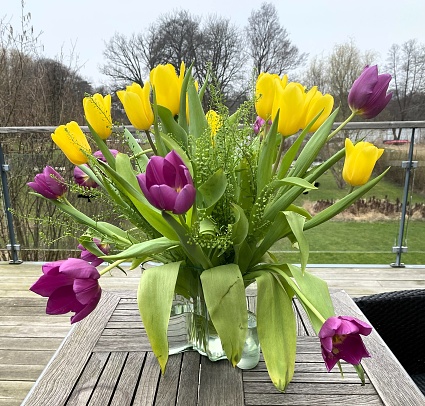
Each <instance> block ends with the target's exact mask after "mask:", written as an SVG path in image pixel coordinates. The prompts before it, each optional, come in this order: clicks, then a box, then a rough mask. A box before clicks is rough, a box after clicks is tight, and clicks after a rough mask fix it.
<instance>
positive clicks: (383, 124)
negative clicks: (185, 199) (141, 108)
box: [0, 121, 425, 267]
mask: <svg viewBox="0 0 425 406" xmlns="http://www.w3.org/2000/svg"><path fill="white" fill-rule="evenodd" d="M339 124H340V123H334V125H333V128H334V129H335V128H337V127H338V125H339ZM56 128H57V127H51V126H38V127H0V171H1V181H2V191H3V200H4V210H5V214H6V218H7V226H8V233H9V241H10V243H9V244H7V250H8V251H9V253H10V258H11V259H10V261H9V263H10V264H20V263H22V261H21V260H20V259H19V251H20V245H19V244H18V243H17V242H16V238H15V232H14V226H13V217H12V213H11V210H10V209H11V205H10V197H9V188H8V176H7V174H8V172H9V171H10V168H9V165H8V164H7V162H6V161H5V157H4V153H3V148H2V139H1V134H14V133H52V132H54V131H55V129H56ZM81 128H82V130H83V131H85V132H89V128H88V127H87V126H81ZM127 128H128V130H129V131H132V132H135V131H136V130H135V129H134V127H132V126H127ZM419 128H425V121H380V122H351V123H348V124H347V125H346V126H345V127H344V130H394V129H410V130H411V133H410V137H409V140H408V141H409V143H410V146H409V153H408V160H407V161H402V168H404V169H405V182H404V189H403V196H402V212H401V218H400V226H399V232H398V238H397V245H396V246H394V247H392V252H393V253H394V254H396V260H395V262H394V263H391V264H390V265H391V266H392V267H403V266H404V264H403V263H402V262H401V255H402V253H405V252H407V247H406V246H404V245H403V241H404V232H405V224H406V216H407V206H408V195H409V187H410V182H411V177H412V176H411V175H412V171H413V170H414V169H415V168H416V167H417V164H418V162H417V161H414V160H413V150H414V145H415V131H416V129H419Z"/></svg>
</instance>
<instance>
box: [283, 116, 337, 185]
mask: <svg viewBox="0 0 425 406" xmlns="http://www.w3.org/2000/svg"><path fill="white" fill-rule="evenodd" d="M338 111H339V108H337V109H335V111H334V112H333V113H332V114H331V115H330V116H329V117H328V118H327V119H326V121H325V122H324V123H323V124H322V125H321V126H320V127H319V128H318V130H317V131H316V132H315V133H314V134H313V135H312V137H311V138H310V139H309V140H308V142H307V144H306V145H305V147H304V148H303V149H302V150H301V152H300V155H299V156H298V158H297V160H296V161H295V164H294V167H293V169H292V170H291V171H290V172H289V176H299V177H303V176H304V174H305V173H306V172H307V170H308V169H309V168H310V166H311V164H312V163H313V162H314V160H315V159H316V157H317V155H318V154H319V152H320V151H321V150H322V148H323V146H324V145H325V143H326V142H327V139H328V135H329V133H330V131H331V130H332V124H333V122H334V121H335V117H336V115H337V114H338Z"/></svg>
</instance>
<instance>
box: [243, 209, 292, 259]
mask: <svg viewBox="0 0 425 406" xmlns="http://www.w3.org/2000/svg"><path fill="white" fill-rule="evenodd" d="M290 232H291V227H290V226H289V223H288V220H287V218H286V216H285V215H284V214H283V213H282V212H279V213H277V215H276V217H275V219H274V221H273V223H272V224H271V225H270V226H269V228H268V229H267V232H266V235H265V237H264V239H263V241H261V244H260V245H259V246H258V248H257V249H256V250H255V252H254V255H253V257H252V259H251V263H250V265H251V266H254V265H255V264H257V263H258V262H260V260H261V258H262V257H263V255H264V254H265V253H266V252H267V250H269V249H270V247H271V246H272V245H273V244H274V243H275V242H276V241H278V240H280V239H281V238H283V237H285V236H286V235H288V234H289V233H290Z"/></svg>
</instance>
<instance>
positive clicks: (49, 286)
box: [30, 274, 74, 297]
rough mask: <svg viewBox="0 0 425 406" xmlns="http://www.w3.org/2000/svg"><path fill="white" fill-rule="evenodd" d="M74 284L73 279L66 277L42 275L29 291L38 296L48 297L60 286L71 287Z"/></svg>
mask: <svg viewBox="0 0 425 406" xmlns="http://www.w3.org/2000/svg"><path fill="white" fill-rule="evenodd" d="M73 282H74V279H73V278H70V277H69V276H67V275H60V274H58V275H55V276H50V275H42V276H40V278H39V279H38V280H37V281H36V282H35V283H34V284H33V285H32V286H31V287H30V290H31V291H32V292H34V293H37V294H38V295H40V296H43V297H48V296H50V295H51V294H52V293H53V292H54V291H55V290H56V289H58V288H60V287H61V286H67V285H72V283H73Z"/></svg>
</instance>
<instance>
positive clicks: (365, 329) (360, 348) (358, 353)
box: [319, 316, 372, 371]
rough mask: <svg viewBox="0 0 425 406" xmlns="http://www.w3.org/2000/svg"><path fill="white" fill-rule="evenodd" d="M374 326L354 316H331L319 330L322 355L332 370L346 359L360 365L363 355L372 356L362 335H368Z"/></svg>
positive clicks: (328, 367) (327, 366)
mask: <svg viewBox="0 0 425 406" xmlns="http://www.w3.org/2000/svg"><path fill="white" fill-rule="evenodd" d="M371 331H372V327H371V326H370V325H369V324H367V323H365V322H363V321H361V320H358V319H356V318H354V317H350V316H338V317H330V318H329V319H327V320H326V321H325V322H324V323H323V326H322V328H321V329H320V331H319V338H320V343H321V346H322V356H323V359H324V361H325V364H326V368H327V369H328V371H330V370H331V369H332V368H333V367H334V366H335V364H336V363H337V362H338V361H339V360H341V359H343V360H344V361H346V362H348V363H350V364H353V365H358V364H359V363H360V361H361V359H362V358H363V357H370V354H369V353H368V352H367V350H366V347H365V346H364V344H363V341H362V339H361V337H360V334H361V335H364V336H367V335H368V334H370V332H371Z"/></svg>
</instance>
